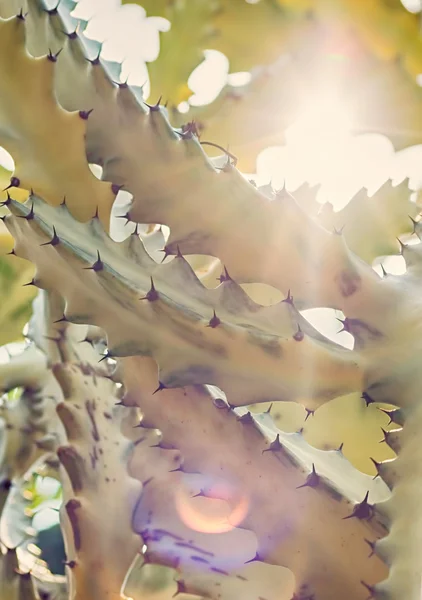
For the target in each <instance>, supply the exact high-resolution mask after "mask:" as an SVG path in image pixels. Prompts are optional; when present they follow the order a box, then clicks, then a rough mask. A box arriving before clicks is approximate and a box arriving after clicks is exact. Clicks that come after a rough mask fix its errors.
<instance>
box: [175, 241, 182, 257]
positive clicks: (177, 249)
mask: <svg viewBox="0 0 422 600" xmlns="http://www.w3.org/2000/svg"><path fill="white" fill-rule="evenodd" d="M176 258H183V254H182V253H181V252H180V246H179V244H177V247H176Z"/></svg>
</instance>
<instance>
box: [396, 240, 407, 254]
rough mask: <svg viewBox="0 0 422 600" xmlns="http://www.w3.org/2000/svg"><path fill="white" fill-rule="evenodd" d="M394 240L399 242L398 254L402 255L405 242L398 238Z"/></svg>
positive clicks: (405, 246) (405, 245)
mask: <svg viewBox="0 0 422 600" xmlns="http://www.w3.org/2000/svg"><path fill="white" fill-rule="evenodd" d="M396 240H397V241H398V243H399V244H400V254H401V255H403V252H404V251H405V250H406V248H407V244H403V242H402V241H401V240H400V239H399V238H396Z"/></svg>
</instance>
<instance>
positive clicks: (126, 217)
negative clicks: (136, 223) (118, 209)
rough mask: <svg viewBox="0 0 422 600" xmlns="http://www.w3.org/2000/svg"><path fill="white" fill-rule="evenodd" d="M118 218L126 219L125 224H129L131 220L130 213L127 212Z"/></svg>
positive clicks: (117, 217)
mask: <svg viewBox="0 0 422 600" xmlns="http://www.w3.org/2000/svg"><path fill="white" fill-rule="evenodd" d="M116 219H126V223H125V225H127V224H128V223H130V222H131V220H130V217H129V213H125V214H124V215H117V216H116Z"/></svg>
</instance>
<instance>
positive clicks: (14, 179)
mask: <svg viewBox="0 0 422 600" xmlns="http://www.w3.org/2000/svg"><path fill="white" fill-rule="evenodd" d="M20 184H21V181H20V179H18V177H11V178H10V183H9V185H8V186H7V187H5V188H4V190H3V192H6V191H7V190H10V188H12V187H17V188H18V187H20Z"/></svg>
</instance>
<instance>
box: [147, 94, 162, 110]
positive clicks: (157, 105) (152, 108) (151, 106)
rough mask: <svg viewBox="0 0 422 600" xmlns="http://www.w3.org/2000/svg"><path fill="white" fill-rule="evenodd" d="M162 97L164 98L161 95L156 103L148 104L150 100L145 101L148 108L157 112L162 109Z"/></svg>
mask: <svg viewBox="0 0 422 600" xmlns="http://www.w3.org/2000/svg"><path fill="white" fill-rule="evenodd" d="M161 98H162V96H160V97H159V98H158V100H157V103H156V104H148V102H144V104H146V105H147V106H148V108H149V109H150V111H151V112H157V111H159V110H160V103H161Z"/></svg>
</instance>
